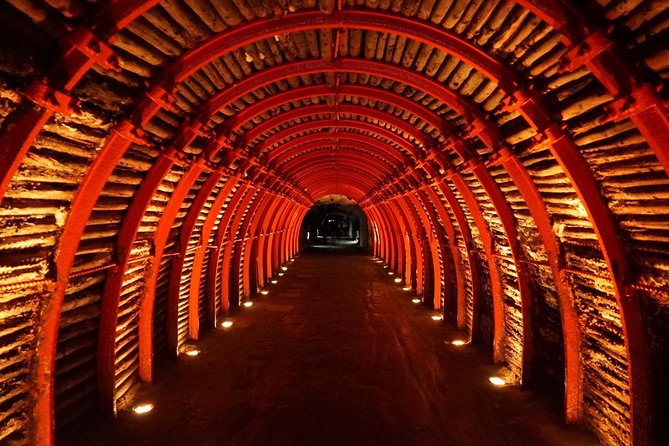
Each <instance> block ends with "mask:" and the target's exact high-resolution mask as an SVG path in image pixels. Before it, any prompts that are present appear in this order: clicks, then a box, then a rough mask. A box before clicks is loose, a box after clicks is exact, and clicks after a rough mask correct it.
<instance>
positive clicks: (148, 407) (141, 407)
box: [132, 403, 153, 415]
mask: <svg viewBox="0 0 669 446" xmlns="http://www.w3.org/2000/svg"><path fill="white" fill-rule="evenodd" d="M152 410H153V404H151V403H142V404H138V405H136V406H135V407H133V408H132V411H133V412H135V413H136V414H140V415H142V414H145V413H149V412H151V411H152Z"/></svg>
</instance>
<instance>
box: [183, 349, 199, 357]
mask: <svg viewBox="0 0 669 446" xmlns="http://www.w3.org/2000/svg"><path fill="white" fill-rule="evenodd" d="M199 354H200V350H198V349H195V348H194V349H191V350H186V355H188V356H197V355H199Z"/></svg>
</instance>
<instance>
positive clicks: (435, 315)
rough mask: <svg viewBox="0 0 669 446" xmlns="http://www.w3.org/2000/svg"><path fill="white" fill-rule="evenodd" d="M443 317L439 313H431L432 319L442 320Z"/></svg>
mask: <svg viewBox="0 0 669 446" xmlns="http://www.w3.org/2000/svg"><path fill="white" fill-rule="evenodd" d="M443 318H444V317H443V316H442V315H441V314H433V315H432V320H433V321H440V320H442V319H443Z"/></svg>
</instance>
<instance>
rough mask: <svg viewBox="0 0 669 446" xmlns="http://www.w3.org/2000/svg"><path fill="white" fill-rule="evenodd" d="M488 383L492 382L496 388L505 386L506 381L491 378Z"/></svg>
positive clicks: (494, 377) (495, 377) (497, 377)
mask: <svg viewBox="0 0 669 446" xmlns="http://www.w3.org/2000/svg"><path fill="white" fill-rule="evenodd" d="M488 381H490V382H491V383H492V384H494V385H496V386H503V385H504V384H506V381H504V380H503V379H502V378H500V377H499V376H491V377H490V378H488Z"/></svg>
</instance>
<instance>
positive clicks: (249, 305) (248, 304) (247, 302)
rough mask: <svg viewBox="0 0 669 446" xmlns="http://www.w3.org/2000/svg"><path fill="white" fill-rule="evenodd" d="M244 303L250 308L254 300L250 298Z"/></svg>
mask: <svg viewBox="0 0 669 446" xmlns="http://www.w3.org/2000/svg"><path fill="white" fill-rule="evenodd" d="M242 305H244V306H245V307H246V308H250V307H252V306H253V302H251V301H250V300H247V301H246V302H244V303H243V304H242Z"/></svg>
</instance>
